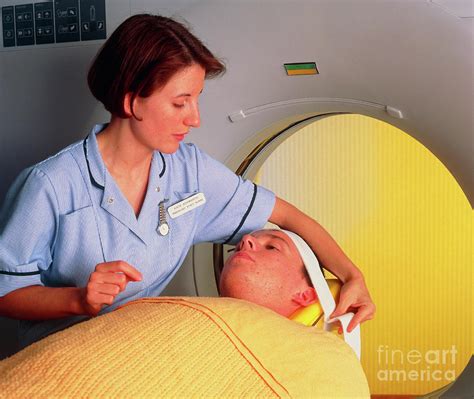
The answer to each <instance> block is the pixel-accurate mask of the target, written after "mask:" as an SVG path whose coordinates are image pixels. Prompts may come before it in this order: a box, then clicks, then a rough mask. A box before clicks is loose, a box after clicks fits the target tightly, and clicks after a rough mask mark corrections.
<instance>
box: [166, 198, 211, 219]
mask: <svg viewBox="0 0 474 399" xmlns="http://www.w3.org/2000/svg"><path fill="white" fill-rule="evenodd" d="M205 203H206V197H205V196H204V194H203V193H197V194H194V195H191V197H188V198H185V199H184V200H182V201H180V202H177V203H176V204H174V205H171V206H170V207H168V213H169V215H170V217H171V219H174V218H177V217H178V216H181V215H184V214H185V213H187V212H189V211H192V210H193V209H195V208H197V207H198V206H201V205H204V204H205Z"/></svg>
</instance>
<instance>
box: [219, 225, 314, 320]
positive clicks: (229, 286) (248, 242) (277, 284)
mask: <svg viewBox="0 0 474 399" xmlns="http://www.w3.org/2000/svg"><path fill="white" fill-rule="evenodd" d="M303 270H304V265H303V261H302V259H301V257H300V255H299V253H298V250H297V249H296V247H295V245H294V244H293V241H291V239H290V238H289V237H288V236H287V235H286V234H285V233H283V232H281V231H278V230H260V231H256V232H254V233H252V234H248V235H245V236H244V237H243V238H242V240H241V241H240V242H239V244H238V245H237V246H236V248H235V252H234V253H233V254H232V256H230V257H229V258H228V259H227V261H226V263H225V265H224V269H223V270H222V274H221V279H220V283H219V289H220V294H221V295H222V296H228V297H233V298H238V299H245V300H247V301H250V302H254V303H256V304H258V305H261V306H265V307H268V308H270V309H273V310H274V311H276V312H277V313H280V314H281V315H283V316H286V317H288V316H289V315H291V314H292V313H293V312H294V311H295V310H296V309H298V308H299V307H300V305H298V304H297V303H295V302H294V301H293V300H292V297H293V296H294V295H295V294H297V293H298V292H303V291H304V290H306V289H307V288H308V283H307V281H306V279H305V276H304V273H303Z"/></svg>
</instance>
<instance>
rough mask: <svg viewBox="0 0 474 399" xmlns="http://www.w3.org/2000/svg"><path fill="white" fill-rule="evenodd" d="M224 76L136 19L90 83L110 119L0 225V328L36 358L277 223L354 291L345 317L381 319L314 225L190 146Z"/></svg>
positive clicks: (156, 22) (24, 189)
mask: <svg viewBox="0 0 474 399" xmlns="http://www.w3.org/2000/svg"><path fill="white" fill-rule="evenodd" d="M224 69H225V68H224V65H223V64H222V63H221V62H220V61H219V60H217V59H216V58H215V57H214V56H213V55H212V54H211V52H210V51H209V50H208V49H207V48H206V47H205V46H204V45H203V44H202V43H201V42H200V41H199V39H197V38H196V37H195V36H193V35H192V34H191V33H190V32H189V31H188V30H187V29H186V28H185V27H184V26H183V25H181V24H180V23H178V22H176V21H174V20H172V19H169V18H165V17H161V16H153V15H135V16H132V17H130V18H129V19H127V20H126V21H125V22H124V23H122V24H121V25H120V26H119V27H118V28H117V30H116V31H115V32H114V33H113V34H112V35H111V37H110V38H109V39H108V40H107V42H106V43H105V44H104V46H103V47H102V49H101V50H100V52H99V53H98V55H97V57H96V59H95V60H94V62H93V64H92V66H91V69H90V71H89V75H88V83H89V87H90V89H91V91H92V93H93V95H94V96H95V97H96V98H97V99H98V100H99V101H100V102H102V103H103V104H104V106H105V108H106V109H107V110H108V111H109V112H110V113H111V115H112V116H111V120H110V123H108V124H106V125H97V126H95V127H94V128H93V130H92V131H91V132H90V134H89V135H88V136H87V137H86V138H85V139H84V140H81V141H79V142H77V143H75V144H72V145H71V146H69V147H67V148H65V149H64V150H62V151H61V152H59V153H58V154H56V155H54V156H53V157H51V158H49V159H47V160H45V161H43V162H41V163H39V164H37V165H35V166H33V167H31V168H28V169H26V170H25V171H23V172H22V173H21V174H20V176H19V177H18V178H17V179H16V181H15V183H14V184H13V186H12V187H11V189H10V190H9V192H8V194H7V197H6V200H5V203H4V205H3V207H2V210H1V213H0V315H3V316H7V317H12V318H16V319H20V320H21V323H20V341H21V345H22V346H25V345H27V344H29V343H31V342H34V341H35V340H38V339H40V338H42V337H44V336H46V335H48V334H50V333H52V332H54V331H58V330H60V329H63V328H65V327H66V326H68V325H71V324H73V323H76V322H78V321H80V320H83V319H86V318H88V317H91V316H95V315H97V314H99V313H103V312H108V311H111V310H113V309H114V308H116V307H117V306H119V305H121V304H123V303H125V302H127V301H130V300H133V299H137V298H141V297H146V296H156V295H159V294H160V292H161V291H162V290H163V289H164V287H165V286H166V285H167V284H168V283H169V281H170V280H171V279H172V277H173V276H174V274H175V273H176V271H177V270H178V268H179V266H180V265H181V264H182V262H183V260H184V257H185V256H186V254H187V252H188V250H189V248H190V246H191V245H193V244H196V243H199V242H203V241H211V242H237V241H238V240H239V239H240V237H241V236H242V235H243V234H245V233H248V232H250V231H253V230H256V229H258V228H261V227H262V226H263V225H264V224H265V223H266V222H267V220H269V221H270V222H272V223H275V224H277V225H278V226H280V227H281V228H284V229H287V230H291V231H294V232H296V233H297V234H299V235H300V236H302V237H303V238H304V239H305V240H306V241H307V242H308V243H309V244H310V245H311V247H312V248H313V250H314V251H315V252H316V253H317V255H318V257H319V259H320V261H321V263H322V264H323V265H327V268H328V269H329V270H330V271H331V272H333V273H334V274H335V275H337V276H338V277H339V278H340V279H341V280H342V281H343V282H344V287H343V290H342V294H341V300H340V302H339V305H338V308H337V309H336V311H335V312H334V314H335V315H336V314H342V313H345V312H346V310H347V309H348V308H351V309H352V310H356V311H357V313H356V316H355V317H354V319H353V322H352V325H351V326H350V327H351V328H353V327H354V326H355V325H356V324H358V323H360V322H362V321H364V320H367V319H369V318H371V317H372V316H373V314H374V311H375V306H374V304H373V303H372V301H371V299H370V295H369V293H368V291H367V288H366V285H365V283H364V278H363V276H362V274H361V273H360V271H359V270H358V269H357V268H356V267H355V266H354V265H353V264H352V262H351V261H350V260H349V259H348V258H347V257H346V256H345V255H344V253H343V252H342V251H341V249H340V248H339V247H338V245H337V244H336V243H335V242H334V240H333V239H332V238H331V237H330V236H329V235H328V234H327V232H326V231H325V230H324V229H323V228H322V227H321V226H320V225H319V224H318V223H317V222H316V221H314V220H313V219H311V218H310V217H308V216H306V215H305V214H303V213H302V212H300V211H299V210H298V209H296V208H295V207H293V206H292V205H290V204H288V203H287V202H285V201H283V200H281V199H279V198H276V197H275V195H274V194H273V193H272V192H270V191H268V190H266V189H265V188H263V187H259V186H256V185H255V184H253V183H252V182H250V181H246V180H243V179H242V178H240V177H238V176H236V175H235V174H234V173H233V172H231V171H230V170H229V169H227V168H226V167H225V166H223V165H222V164H220V163H219V162H217V161H215V160H214V159H212V158H211V157H209V156H208V155H206V154H205V153H204V152H203V151H201V150H200V149H199V148H197V147H196V146H194V145H192V144H184V143H183V139H184V138H185V136H186V135H187V134H188V133H189V131H190V129H191V128H197V127H199V125H200V117H199V107H198V99H199V95H200V93H201V92H202V90H203V86H204V81H205V79H206V78H211V77H214V76H217V75H219V74H221V73H222V72H223V71H224Z"/></svg>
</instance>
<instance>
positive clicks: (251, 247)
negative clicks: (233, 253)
mask: <svg viewBox="0 0 474 399" xmlns="http://www.w3.org/2000/svg"><path fill="white" fill-rule="evenodd" d="M256 248H257V241H256V240H255V237H254V236H252V235H250V234H246V235H244V236H243V237H242V240H241V242H240V248H239V251H241V250H243V249H245V250H247V251H255V249H256Z"/></svg>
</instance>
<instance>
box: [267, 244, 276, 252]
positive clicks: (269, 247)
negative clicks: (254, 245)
mask: <svg viewBox="0 0 474 399" xmlns="http://www.w3.org/2000/svg"><path fill="white" fill-rule="evenodd" d="M267 248H268V249H272V250H273V249H276V250H277V251H279V249H278V248H277V247H275V246H274V245H267Z"/></svg>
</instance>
